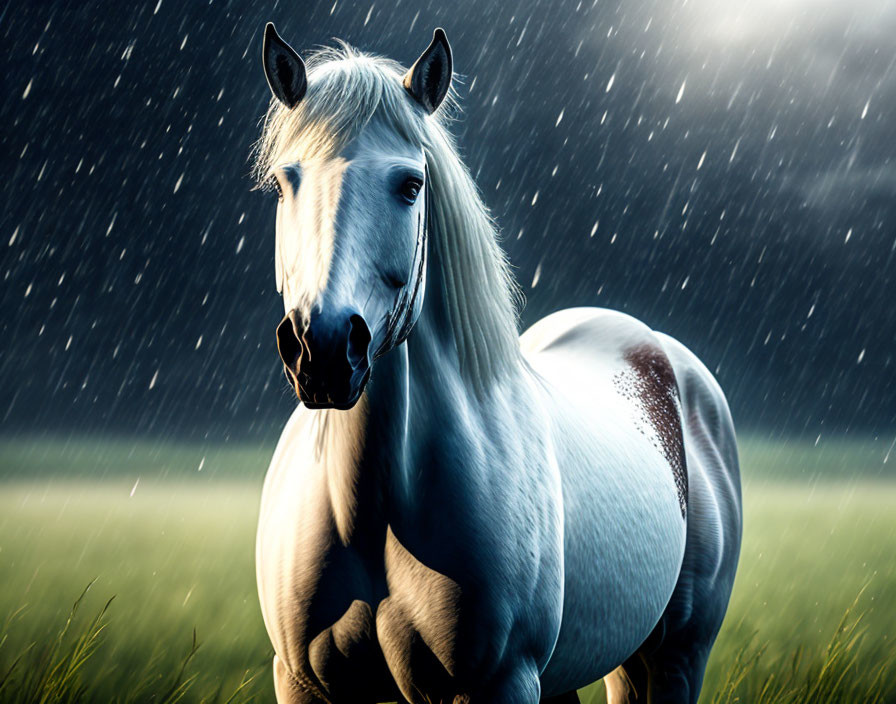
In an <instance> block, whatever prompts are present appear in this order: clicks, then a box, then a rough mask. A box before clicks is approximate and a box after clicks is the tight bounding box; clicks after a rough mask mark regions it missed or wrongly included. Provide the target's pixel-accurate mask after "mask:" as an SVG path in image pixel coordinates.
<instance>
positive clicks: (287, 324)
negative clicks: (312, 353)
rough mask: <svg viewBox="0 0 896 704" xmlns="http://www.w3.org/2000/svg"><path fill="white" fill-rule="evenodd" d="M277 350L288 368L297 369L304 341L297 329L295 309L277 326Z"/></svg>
mask: <svg viewBox="0 0 896 704" xmlns="http://www.w3.org/2000/svg"><path fill="white" fill-rule="evenodd" d="M277 351H278V352H280V359H282V360H283V364H285V365H286V367H287V368H288V369H291V370H293V371H295V369H296V367H297V366H298V360H299V358H300V357H301V356H302V343H301V342H300V341H299V338H298V335H297V330H296V317H295V311H290V312H289V313H287V314H286V316H285V317H284V318H283V320H282V321H280V324H279V325H278V326H277Z"/></svg>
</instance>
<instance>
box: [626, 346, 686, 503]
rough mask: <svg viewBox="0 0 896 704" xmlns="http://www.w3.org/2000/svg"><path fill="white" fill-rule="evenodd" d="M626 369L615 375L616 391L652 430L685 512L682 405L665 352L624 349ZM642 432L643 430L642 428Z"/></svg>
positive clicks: (637, 348) (640, 348)
mask: <svg viewBox="0 0 896 704" xmlns="http://www.w3.org/2000/svg"><path fill="white" fill-rule="evenodd" d="M623 359H624V360H625V363H626V365H627V367H626V369H625V370H624V371H622V372H619V373H618V374H616V376H615V377H614V380H613V381H614V383H615V385H616V388H617V390H618V391H619V393H620V394H622V396H623V397H625V398H627V399H629V400H630V401H633V402H634V403H636V404H637V405H638V406H639V407H640V408H641V411H642V413H643V416H644V420H645V421H646V423H647V425H649V427H650V428H651V429H652V430H653V431H654V432H653V433H652V434H650V435H653V436H654V437H653V438H651V439H652V440H653V441H654V443H655V444H656V446H657V449H658V450H659V451H660V452H661V453H662V454H663V456H664V457H665V458H666V461H667V462H668V463H669V466H670V467H671V468H672V476H673V478H674V480H675V487H676V489H677V490H678V503H679V505H680V507H681V515H682V516H684V515H685V514H686V512H687V503H688V475H687V467H686V463H685V454H684V438H683V436H682V431H681V406H680V402H679V395H678V384H677V383H676V381H675V372H674V371H673V369H672V364H671V363H670V362H669V358H668V357H667V356H666V355H665V353H664V352H663V351H662V350H661V349H660V348H659V347H656V346H653V345H649V344H643V345H637V346H636V347H631V348H629V349H628V350H626V351H625V353H624V355H623ZM641 431H642V432H644V433H645V434H648V433H647V432H646V429H645V428H644V427H642V428H641Z"/></svg>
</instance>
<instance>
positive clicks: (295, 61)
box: [261, 22, 308, 108]
mask: <svg viewBox="0 0 896 704" xmlns="http://www.w3.org/2000/svg"><path fill="white" fill-rule="evenodd" d="M261 58H262V62H263V63H264V75H265V77H266V78H267V79H268V85H269V86H270V87H271V93H273V94H274V97H275V98H277V100H279V101H280V102H281V103H283V104H284V105H285V106H286V107H288V108H294V107H295V106H296V105H298V104H299V102H300V101H301V100H302V98H303V97H304V96H305V90H307V88H308V79H307V78H306V76H305V62H304V61H302V57H300V56H299V55H298V54H297V53H296V50H295V49H293V48H292V47H291V46H290V45H289V44H287V43H286V42H285V41H283V40H282V39H281V38H280V35H279V34H277V30H276V29H275V28H274V23H273V22H268V23H267V26H265V28H264V45H263V46H262V50H261Z"/></svg>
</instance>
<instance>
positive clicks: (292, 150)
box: [254, 43, 521, 390]
mask: <svg viewBox="0 0 896 704" xmlns="http://www.w3.org/2000/svg"><path fill="white" fill-rule="evenodd" d="M306 64H307V67H308V91H307V93H306V95H305V97H304V98H303V100H302V102H301V103H300V104H299V105H298V106H296V107H295V108H293V109H291V110H290V109H289V108H286V107H285V106H284V105H282V104H281V103H280V102H279V101H277V100H272V101H271V105H270V107H269V108H268V112H267V115H266V117H265V120H264V129H263V133H262V136H261V139H260V141H259V142H258V144H257V145H256V152H255V166H254V173H255V176H256V179H257V180H258V182H259V183H260V184H262V185H263V184H265V183H267V182H268V181H269V178H270V174H271V169H272V168H273V167H274V166H276V165H277V164H282V163H287V162H293V161H300V162H301V161H305V160H313V159H326V158H330V157H333V156H335V155H336V154H338V153H339V151H340V150H341V149H342V147H344V146H345V145H346V144H347V143H348V142H350V141H351V140H352V139H353V138H354V137H356V136H357V135H358V134H359V133H360V131H361V130H362V129H363V128H364V126H365V125H367V124H368V123H369V122H370V120H371V119H372V118H373V117H374V116H377V118H378V119H382V120H384V121H385V122H386V124H387V125H389V126H390V127H392V128H393V129H395V131H396V132H397V133H398V134H399V135H401V136H402V137H404V138H405V139H407V140H408V141H409V142H410V143H411V144H414V145H417V146H419V147H421V148H422V149H423V151H424V154H425V155H426V161H427V167H428V170H429V178H430V188H431V193H432V202H431V203H430V208H431V215H432V220H431V231H430V246H431V250H430V256H431V257H432V258H433V261H434V262H438V265H439V266H440V267H441V274H442V282H443V285H444V287H445V291H444V293H445V300H446V307H447V316H448V321H449V324H450V325H451V327H452V332H453V334H454V339H455V341H456V345H457V353H458V359H459V362H460V368H461V372H462V373H463V375H464V376H465V377H466V378H467V379H468V380H469V381H470V382H471V383H472V384H473V386H474V387H475V388H476V389H477V390H481V389H483V388H485V386H486V385H487V383H488V381H489V380H492V379H494V378H497V377H498V376H500V375H501V373H502V372H503V371H505V370H507V369H509V368H510V367H511V366H512V365H513V364H514V363H515V362H516V360H517V358H518V355H519V338H518V331H517V304H518V302H519V300H520V298H521V297H520V294H519V290H518V288H517V285H516V283H515V281H514V279H513V277H512V275H511V273H510V269H509V266H508V263H507V259H506V256H505V254H504V252H503V250H502V249H501V247H500V246H499V245H498V241H497V231H496V227H495V224H494V222H493V220H492V218H491V216H490V215H489V212H488V210H487V208H486V207H485V205H484V204H483V202H482V199H481V197H480V196H479V192H478V190H477V188H476V184H475V183H474V181H473V178H472V177H471V175H470V173H469V171H468V170H467V168H466V166H465V165H464V164H463V162H462V161H461V159H460V156H459V155H458V151H457V148H456V146H455V143H454V139H453V137H452V135H451V134H450V133H449V131H448V129H447V125H448V122H449V120H450V118H449V116H448V115H449V113H450V112H451V111H452V110H453V109H455V108H456V98H455V95H454V94H453V91H452V94H451V95H449V96H448V99H446V100H445V102H444V103H443V104H442V106H440V108H439V109H438V110H437V111H436V113H435V114H433V115H432V116H424V114H423V112H422V111H421V110H419V109H417V108H416V107H415V106H414V104H413V103H412V102H411V100H409V99H408V95H407V93H406V91H405V89H404V87H403V86H402V84H401V78H402V76H403V75H404V73H405V69H404V68H403V67H402V66H401V65H400V64H398V63H397V62H395V61H392V60H390V59H387V58H384V57H381V56H375V55H372V54H367V53H362V52H359V51H357V50H356V49H353V48H352V47H350V46H349V45H347V44H345V43H340V44H339V46H338V47H336V48H324V49H319V50H317V51H315V52H313V53H312V54H311V55H310V56H308V57H307V58H306Z"/></svg>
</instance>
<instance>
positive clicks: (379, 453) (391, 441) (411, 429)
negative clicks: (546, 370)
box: [364, 248, 520, 510]
mask: <svg viewBox="0 0 896 704" xmlns="http://www.w3.org/2000/svg"><path fill="white" fill-rule="evenodd" d="M433 254H434V252H433V248H431V249H430V255H431V256H430V257H429V260H428V264H427V281H426V291H425V297H424V303H423V308H422V310H421V313H420V316H419V318H418V320H417V322H416V324H415V325H414V328H413V330H412V331H411V334H410V335H409V337H408V339H407V340H406V341H405V342H404V343H402V344H401V345H400V346H399V347H398V348H396V349H394V350H392V351H391V352H389V353H388V354H386V355H385V356H383V357H382V358H381V359H379V360H378V361H377V362H376V366H375V367H374V369H373V373H372V377H371V381H370V384H369V386H368V390H367V393H366V396H367V403H368V413H367V426H366V441H365V450H364V463H365V464H366V465H368V466H369V467H371V468H372V467H376V468H377V469H376V471H377V472H378V476H379V481H380V483H381V485H382V488H383V490H384V492H385V493H384V495H388V496H390V497H391V506H392V507H393V509H396V510H403V509H407V508H408V507H409V506H410V505H411V504H414V503H415V500H416V498H417V496H418V495H419V494H420V493H421V491H420V490H421V489H422V488H423V487H422V486H421V484H426V483H431V484H437V483H441V482H440V478H439V477H438V476H435V475H436V474H437V473H438V472H439V471H441V470H445V471H450V472H451V473H452V474H454V475H458V476H457V479H460V476H459V475H460V474H463V472H465V471H476V470H475V468H473V467H461V468H458V467H457V466H455V465H454V464H453V463H452V462H450V461H449V460H446V462H444V463H443V462H440V461H439V460H440V459H441V458H440V457H439V456H438V452H439V449H438V448H443V447H445V443H444V435H445V434H446V433H449V432H450V433H451V437H452V442H455V443H460V444H461V445H464V444H473V443H474V442H475V441H474V440H473V439H472V438H471V439H469V440H465V439H464V437H463V434H464V433H465V432H466V433H472V432H476V431H475V430H473V428H472V427H471V426H470V423H469V419H470V418H475V417H482V416H483V415H488V414H487V412H484V410H483V408H484V405H486V404H488V403H490V402H493V401H494V399H495V398H497V396H498V395H500V394H505V395H506V394H508V393H509V394H513V393H514V388H515V383H516V382H517V381H518V379H517V378H516V376H518V375H519V374H520V371H519V370H518V369H517V371H515V372H512V373H510V374H505V375H504V376H502V377H501V378H500V379H495V380H491V381H490V382H489V385H488V386H486V387H485V388H484V389H483V388H478V387H475V385H474V383H473V382H472V381H471V380H470V379H468V378H466V376H465V375H464V373H463V372H462V369H461V362H460V359H459V355H458V352H457V345H458V342H457V340H456V339H455V331H454V330H453V329H452V326H451V325H450V323H449V320H450V315H449V313H448V309H447V300H446V295H445V288H444V283H443V281H442V274H441V272H442V269H441V267H440V265H439V262H438V261H437V260H436V257H435V256H432V255H433ZM473 322H475V321H473ZM515 375H516V376H515ZM449 428H450V431H449V430H448V429H449ZM479 430H481V428H480V429H479ZM433 453H436V454H435V455H434V454H433Z"/></svg>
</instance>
